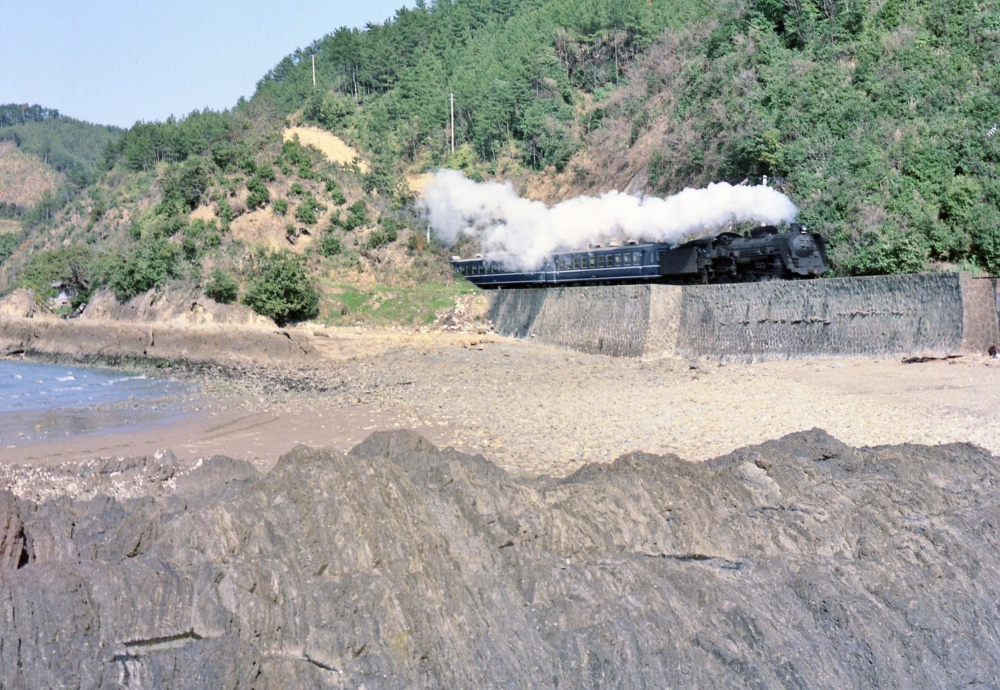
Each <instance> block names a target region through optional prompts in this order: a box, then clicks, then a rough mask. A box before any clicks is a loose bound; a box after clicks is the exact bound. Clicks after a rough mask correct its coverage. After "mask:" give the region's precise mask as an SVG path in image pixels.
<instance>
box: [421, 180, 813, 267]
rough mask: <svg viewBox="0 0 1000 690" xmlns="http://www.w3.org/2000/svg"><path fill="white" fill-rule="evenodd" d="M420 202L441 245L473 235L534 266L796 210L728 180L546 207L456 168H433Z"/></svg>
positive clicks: (775, 194) (500, 254) (778, 218)
mask: <svg viewBox="0 0 1000 690" xmlns="http://www.w3.org/2000/svg"><path fill="white" fill-rule="evenodd" d="M422 204H423V206H424V208H426V210H427V214H428V220H429V222H430V225H431V228H432V229H433V230H434V232H435V233H436V234H437V236H438V237H439V238H440V239H441V240H442V241H444V242H445V243H447V244H449V245H450V244H454V243H455V241H456V240H458V239H459V237H461V236H463V235H466V236H470V237H475V238H477V239H478V240H479V243H480V245H481V246H482V249H483V253H484V254H485V255H486V257H487V258H493V259H500V260H503V261H504V262H506V263H507V264H508V265H511V266H512V267H519V268H526V269H533V268H538V267H539V266H541V265H542V263H543V262H544V260H545V258H546V257H547V256H548V255H549V254H551V253H552V252H558V251H568V250H574V249H583V248H585V247H586V246H587V245H588V244H592V243H597V242H602V241H606V240H608V239H610V238H614V237H617V238H621V239H626V238H627V239H631V240H636V241H645V242H676V241H678V240H680V239H682V238H684V237H686V236H690V235H694V234H699V233H704V232H705V231H707V230H714V229H718V228H721V227H723V226H725V225H726V224H728V223H731V222H732V223H743V222H747V221H757V222H761V223H767V224H771V225H777V224H779V223H782V222H788V221H791V220H794V219H795V215H796V214H797V213H798V209H797V208H796V207H795V204H793V203H792V202H791V200H790V199H789V198H788V197H787V196H785V195H784V194H782V193H781V192H779V191H777V190H774V189H771V188H770V187H765V186H754V187H747V186H742V185H740V186H733V185H731V184H729V183H727V182H718V183H714V184H710V185H708V187H706V188H705V189H685V190H684V191H682V192H679V193H678V194H674V195H673V196H670V197H667V198H666V199H660V198H658V197H651V196H647V197H637V196H632V195H630V194H622V193H621V192H615V191H612V192H605V193H604V194H602V195H601V196H599V197H592V196H579V197H576V198H575V199H569V200H567V201H563V202H561V203H558V204H556V205H555V206H551V207H549V206H546V205H545V204H544V203H542V202H541V201H531V200H530V199H522V198H521V197H519V196H518V195H517V192H515V191H514V187H513V186H512V185H511V184H510V183H509V182H505V183H503V184H500V183H498V182H482V183H478V182H473V181H472V180H470V179H468V178H467V177H465V175H463V174H462V173H461V172H458V171H457V170H439V171H438V172H437V174H435V176H434V179H433V181H432V182H431V183H430V185H428V187H427V190H426V193H425V196H424V199H423V202H422Z"/></svg>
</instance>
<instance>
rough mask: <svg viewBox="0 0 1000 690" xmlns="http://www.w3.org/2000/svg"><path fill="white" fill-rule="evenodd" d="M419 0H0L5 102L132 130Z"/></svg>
mask: <svg viewBox="0 0 1000 690" xmlns="http://www.w3.org/2000/svg"><path fill="white" fill-rule="evenodd" d="M413 4H414V3H413V1H412V0H364V1H361V2H358V1H354V2H350V1H346V0H332V1H331V0H328V1H327V2H310V1H309V0H284V1H283V2H277V1H271V2H266V1H264V0H244V1H242V2H238V1H237V0H200V1H198V0H0V104H2V103H29V104H35V103H37V104H39V105H43V106H45V107H48V108H56V109H57V110H59V111H60V112H61V113H62V114H64V115H69V116H71V117H75V118H78V119H81V120H87V121H89V122H95V123H98V124H109V125H119V126H122V127H131V126H132V125H133V124H134V123H135V122H137V121H138V120H146V121H150V120H163V119H165V118H167V117H168V116H169V115H176V116H178V117H179V116H182V115H186V114H187V113H190V112H191V111H192V110H195V109H201V108H205V107H209V108H212V109H216V110H219V109H223V108H229V107H232V106H233V105H235V104H236V101H237V100H238V99H239V97H240V96H246V97H248V98H249V97H250V96H251V95H252V94H253V92H254V87H255V85H256V83H257V81H258V80H259V79H260V78H261V77H263V76H264V74H265V73H266V72H267V71H268V70H269V69H271V68H272V67H273V66H274V65H275V64H277V62H278V61H279V60H280V59H281V58H282V57H284V56H285V55H288V54H289V53H291V52H292V51H294V50H295V49H296V48H303V47H305V46H307V45H309V44H310V43H312V42H313V41H314V40H316V39H317V38H321V37H322V36H324V35H325V34H328V33H331V32H332V31H334V30H335V29H337V28H338V27H341V26H352V27H362V26H364V25H365V24H366V23H368V22H372V23H381V22H383V21H385V20H386V19H388V18H389V17H391V16H392V15H393V14H394V13H395V11H396V9H398V8H400V7H402V6H404V5H406V6H409V7H412V6H413Z"/></svg>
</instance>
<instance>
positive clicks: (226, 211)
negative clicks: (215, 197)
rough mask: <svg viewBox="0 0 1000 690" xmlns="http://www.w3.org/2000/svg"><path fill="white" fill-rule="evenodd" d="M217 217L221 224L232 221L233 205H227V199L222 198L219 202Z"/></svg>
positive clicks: (224, 224) (227, 223)
mask: <svg viewBox="0 0 1000 690" xmlns="http://www.w3.org/2000/svg"><path fill="white" fill-rule="evenodd" d="M219 218H220V219H221V220H222V224H223V226H226V225H229V223H231V222H232V220H233V207H232V206H230V205H229V199H223V200H222V201H220V202H219Z"/></svg>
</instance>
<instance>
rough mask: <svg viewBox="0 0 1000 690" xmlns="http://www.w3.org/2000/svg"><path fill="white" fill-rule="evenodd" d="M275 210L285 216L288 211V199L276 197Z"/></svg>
mask: <svg viewBox="0 0 1000 690" xmlns="http://www.w3.org/2000/svg"><path fill="white" fill-rule="evenodd" d="M274 212H275V213H277V214H278V215H279V216H283V215H285V214H286V213H288V201H286V200H285V199H275V200H274Z"/></svg>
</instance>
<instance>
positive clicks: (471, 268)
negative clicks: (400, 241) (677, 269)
mask: <svg viewBox="0 0 1000 690" xmlns="http://www.w3.org/2000/svg"><path fill="white" fill-rule="evenodd" d="M670 246H671V245H667V244H629V245H625V246H621V247H594V248H592V249H587V250H580V251H575V252H565V253H560V254H553V255H552V256H551V257H549V258H547V259H546V260H545V263H544V264H543V265H542V266H541V267H540V268H538V269H537V270H534V271H525V270H516V269H510V268H507V267H506V266H505V265H504V264H503V263H502V262H499V261H489V260H486V259H483V258H482V257H477V258H474V259H459V258H457V257H454V258H452V261H451V264H452V266H454V267H455V270H456V271H457V272H458V273H459V274H461V275H462V276H464V277H465V278H466V279H467V280H468V281H469V282H471V283H473V284H475V285H478V286H479V287H481V288H486V289H489V288H498V287H531V286H542V285H595V284H603V283H626V282H650V281H655V280H659V279H660V277H661V276H660V263H659V259H658V251H662V250H663V249H668V248H669V247H670Z"/></svg>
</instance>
